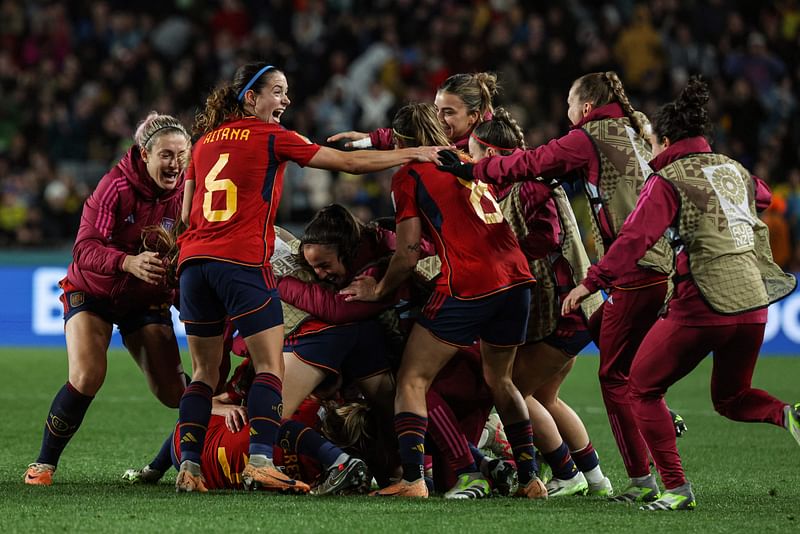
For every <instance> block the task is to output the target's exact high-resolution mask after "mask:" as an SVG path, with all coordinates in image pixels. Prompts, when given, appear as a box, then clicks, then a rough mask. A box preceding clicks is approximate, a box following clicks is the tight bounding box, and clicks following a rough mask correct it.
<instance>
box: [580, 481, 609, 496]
mask: <svg viewBox="0 0 800 534" xmlns="http://www.w3.org/2000/svg"><path fill="white" fill-rule="evenodd" d="M586 494H587V495H590V496H592V497H611V496H612V495H614V486H612V485H611V481H610V480H609V479H608V477H603V480H601V481H600V482H589V488H588V489H587V491H586Z"/></svg>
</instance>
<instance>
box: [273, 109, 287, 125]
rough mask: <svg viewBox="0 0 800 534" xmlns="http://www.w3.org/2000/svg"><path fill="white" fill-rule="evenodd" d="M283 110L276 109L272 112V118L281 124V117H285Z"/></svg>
mask: <svg viewBox="0 0 800 534" xmlns="http://www.w3.org/2000/svg"><path fill="white" fill-rule="evenodd" d="M284 111H285V110H283V109H276V110H275V111H273V112H272V118H273V119H275V121H276V122H281V115H283V112H284Z"/></svg>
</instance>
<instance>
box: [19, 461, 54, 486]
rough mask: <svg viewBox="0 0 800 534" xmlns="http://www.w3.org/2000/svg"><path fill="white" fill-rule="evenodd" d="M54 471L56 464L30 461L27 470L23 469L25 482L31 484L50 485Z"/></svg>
mask: <svg viewBox="0 0 800 534" xmlns="http://www.w3.org/2000/svg"><path fill="white" fill-rule="evenodd" d="M55 472H56V466H54V465H50V464H39V463H32V464H30V465H28V470H27V471H25V484H29V485H31V486H52V485H53V473H55Z"/></svg>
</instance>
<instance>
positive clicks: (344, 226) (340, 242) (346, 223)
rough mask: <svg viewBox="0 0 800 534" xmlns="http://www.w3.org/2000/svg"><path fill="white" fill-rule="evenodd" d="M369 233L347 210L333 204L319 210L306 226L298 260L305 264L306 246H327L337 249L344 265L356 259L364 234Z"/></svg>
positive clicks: (337, 253) (301, 239)
mask: <svg viewBox="0 0 800 534" xmlns="http://www.w3.org/2000/svg"><path fill="white" fill-rule="evenodd" d="M366 231H368V230H367V228H365V226H364V225H363V224H362V223H361V222H359V221H358V219H356V218H355V217H353V214H352V213H350V211H348V209H347V208H345V207H344V206H342V205H340V204H331V205H330V206H326V207H324V208H322V209H321V210H319V211H318V212H317V214H316V215H314V218H313V219H311V222H310V223H308V226H306V229H305V232H304V233H303V236H302V237H301V238H300V246H299V249H298V260H300V262H301V263H305V258H304V257H303V247H304V246H305V245H326V246H330V247H335V248H336V255H337V257H338V258H339V261H341V262H342V263H343V264H344V265H349V263H350V261H351V260H352V258H354V257H355V255H356V252H357V251H358V247H359V246H360V244H361V240H362V237H363V234H364V232H366Z"/></svg>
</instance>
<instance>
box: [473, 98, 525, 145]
mask: <svg viewBox="0 0 800 534" xmlns="http://www.w3.org/2000/svg"><path fill="white" fill-rule="evenodd" d="M472 136H473V137H474V138H475V140H476V141H478V143H480V144H482V145H484V146H490V145H491V146H493V147H494V148H495V149H496V150H497V151H498V153H499V154H500V155H503V156H505V155H508V154H510V153H511V152H512V151H514V150H515V149H517V148H522V149H524V148H525V134H524V133H523V131H522V128H520V126H519V124H517V121H515V120H514V118H513V117H512V116H511V114H510V113H509V112H508V111H506V110H505V109H504V108H497V109H496V110H495V112H494V116H493V117H492V120H490V121H486V122H482V123H480V124H479V125H478V126H476V127H475V130H473V132H472Z"/></svg>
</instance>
